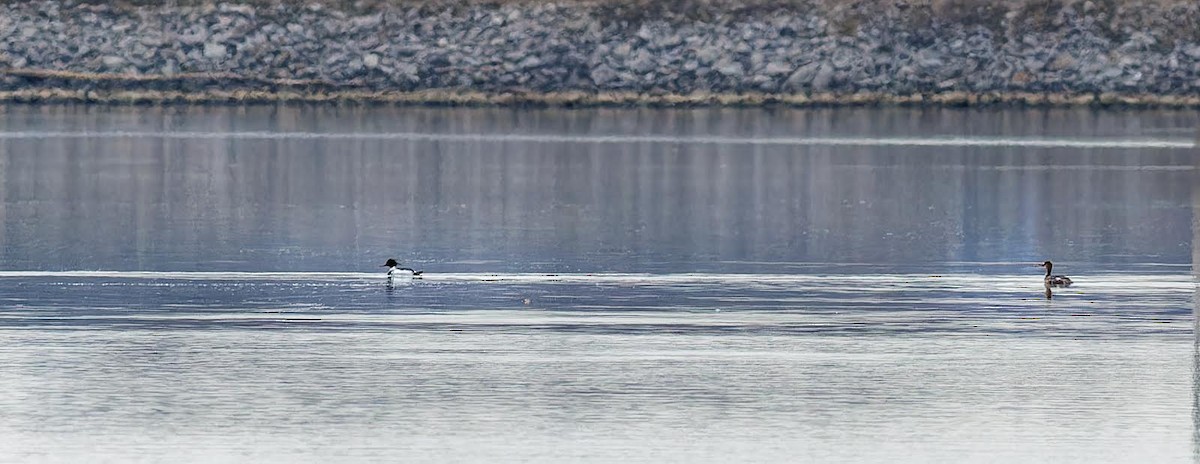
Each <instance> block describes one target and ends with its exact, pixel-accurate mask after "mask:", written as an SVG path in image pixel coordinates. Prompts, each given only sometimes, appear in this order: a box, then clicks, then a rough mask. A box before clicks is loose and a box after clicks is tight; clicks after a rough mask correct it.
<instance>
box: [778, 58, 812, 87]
mask: <svg viewBox="0 0 1200 464" xmlns="http://www.w3.org/2000/svg"><path fill="white" fill-rule="evenodd" d="M820 70H821V63H818V62H816V61H813V62H811V63H808V64H805V65H804V66H801V67H800V68H799V69H796V71H794V72H792V75H791V76H788V78H787V80H786V81H784V82H783V87H784V88H785V89H789V90H800V89H803V88H804V87H805V86H807V85H808V84H809V83H810V82H812V80H813V78H814V77H816V75H817V71H820Z"/></svg>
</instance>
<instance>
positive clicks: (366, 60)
mask: <svg viewBox="0 0 1200 464" xmlns="http://www.w3.org/2000/svg"><path fill="white" fill-rule="evenodd" d="M362 63H363V66H364V67H366V68H367V69H375V68H378V67H379V55H376V54H374V53H368V54H366V55H363V57H362Z"/></svg>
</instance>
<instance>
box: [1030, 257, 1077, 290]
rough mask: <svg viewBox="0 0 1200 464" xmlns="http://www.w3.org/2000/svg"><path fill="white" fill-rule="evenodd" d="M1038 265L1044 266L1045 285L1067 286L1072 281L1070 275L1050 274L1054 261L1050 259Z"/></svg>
mask: <svg viewBox="0 0 1200 464" xmlns="http://www.w3.org/2000/svg"><path fill="white" fill-rule="evenodd" d="M1038 266H1039V267H1044V268H1046V278H1045V279H1044V280H1045V282H1046V286H1047V287H1069V286H1071V284H1072V283H1073V282H1071V278H1070V277H1067V276H1064V275H1053V274H1051V272H1053V270H1054V263H1052V262H1050V261H1046V262H1044V263H1042V264H1039V265H1038Z"/></svg>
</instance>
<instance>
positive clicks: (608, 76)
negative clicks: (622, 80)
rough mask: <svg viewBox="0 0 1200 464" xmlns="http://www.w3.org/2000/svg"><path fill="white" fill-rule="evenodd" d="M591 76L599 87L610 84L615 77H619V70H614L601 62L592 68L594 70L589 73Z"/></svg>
mask: <svg viewBox="0 0 1200 464" xmlns="http://www.w3.org/2000/svg"><path fill="white" fill-rule="evenodd" d="M589 77H591V78H592V83H593V84H596V86H598V87H603V86H604V85H606V84H608V83H609V82H612V81H613V80H614V79H616V78H617V72H616V71H614V70H613V69H612V68H610V67H609V66H608V65H606V64H601V65H600V66H597V67H595V68H593V69H592V72H591V74H590V75H589Z"/></svg>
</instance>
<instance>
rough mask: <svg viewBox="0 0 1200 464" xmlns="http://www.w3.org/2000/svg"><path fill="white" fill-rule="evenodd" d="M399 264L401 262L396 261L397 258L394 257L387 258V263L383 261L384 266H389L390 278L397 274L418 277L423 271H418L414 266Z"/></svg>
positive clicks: (388, 274) (388, 273)
mask: <svg viewBox="0 0 1200 464" xmlns="http://www.w3.org/2000/svg"><path fill="white" fill-rule="evenodd" d="M399 266H400V263H398V262H396V260H395V259H394V258H390V259H388V260H387V262H386V263H383V266H382V267H386V268H388V271H387V276H388V279H389V280H390V279H391V278H392V277H397V276H406V277H416V276H419V275H421V272H422V271H417V270H414V269H412V268H407V267H399Z"/></svg>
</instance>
